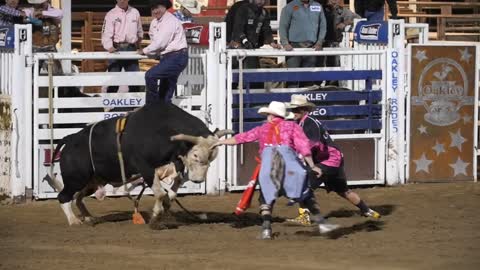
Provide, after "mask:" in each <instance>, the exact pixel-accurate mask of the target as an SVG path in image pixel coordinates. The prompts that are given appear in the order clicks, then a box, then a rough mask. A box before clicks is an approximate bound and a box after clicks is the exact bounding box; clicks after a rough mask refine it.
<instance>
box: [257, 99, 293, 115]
mask: <svg viewBox="0 0 480 270" xmlns="http://www.w3.org/2000/svg"><path fill="white" fill-rule="evenodd" d="M258 113H259V114H264V115H265V114H272V115H276V116H279V117H282V118H291V117H292V116H293V113H291V112H287V106H286V105H285V103H283V102H278V101H272V102H270V104H268V107H262V108H260V109H259V110H258Z"/></svg>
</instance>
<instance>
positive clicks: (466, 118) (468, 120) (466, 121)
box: [462, 114, 472, 125]
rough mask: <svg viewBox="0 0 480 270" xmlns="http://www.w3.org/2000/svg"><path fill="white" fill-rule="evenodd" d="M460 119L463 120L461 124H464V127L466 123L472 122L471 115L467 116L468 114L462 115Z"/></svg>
mask: <svg viewBox="0 0 480 270" xmlns="http://www.w3.org/2000/svg"><path fill="white" fill-rule="evenodd" d="M462 119H463V123H464V124H465V125H466V124H467V123H471V122H472V116H471V115H468V114H466V115H464V116H463V117H462Z"/></svg>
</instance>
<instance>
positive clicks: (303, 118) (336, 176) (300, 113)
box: [289, 95, 380, 224]
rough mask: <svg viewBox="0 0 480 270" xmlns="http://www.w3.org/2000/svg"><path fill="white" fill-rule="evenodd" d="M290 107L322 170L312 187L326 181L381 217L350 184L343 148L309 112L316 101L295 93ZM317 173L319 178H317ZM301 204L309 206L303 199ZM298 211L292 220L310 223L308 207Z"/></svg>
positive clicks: (362, 208) (331, 188) (367, 212)
mask: <svg viewBox="0 0 480 270" xmlns="http://www.w3.org/2000/svg"><path fill="white" fill-rule="evenodd" d="M289 108H290V109H291V110H292V112H293V114H294V119H295V121H296V122H297V123H298V124H299V125H300V126H301V127H302V128H303V131H304V132H305V134H306V136H307V137H308V139H309V141H310V151H311V152H312V159H313V162H314V163H315V166H317V167H319V168H320V169H321V173H320V174H318V175H317V176H314V178H315V179H313V181H312V180H311V181H310V187H311V188H313V189H315V188H317V187H318V186H320V184H321V183H322V182H323V183H324V184H325V187H326V189H327V192H330V191H335V192H336V193H337V194H338V195H339V196H340V197H342V198H344V199H346V200H348V201H349V202H350V203H351V204H353V205H355V206H356V207H358V209H360V211H361V212H362V215H363V216H366V217H372V218H375V219H378V218H380V214H379V213H378V212H376V211H375V210H372V209H371V208H369V207H368V206H367V204H366V203H365V202H364V201H363V200H362V199H360V196H358V194H357V193H355V192H353V191H352V190H350V189H349V188H348V186H347V178H346V176H345V170H344V168H343V154H342V152H341V151H340V150H339V149H338V148H337V147H336V146H335V145H334V144H333V141H332V139H331V138H330V135H329V134H328V132H327V131H326V130H325V128H324V127H323V125H322V124H321V123H320V121H318V120H316V119H315V118H312V117H311V116H309V115H308V114H309V113H310V112H311V111H312V110H313V109H314V108H315V104H313V103H311V102H308V101H307V98H306V96H303V95H292V96H291V101H290V104H289ZM317 177H319V178H318V179H317ZM312 196H313V195H312ZM306 201H308V200H306ZM300 206H301V207H306V205H305V204H302V203H301V204H300ZM309 210H310V209H309ZM299 213H300V216H298V217H297V218H295V219H294V220H293V221H296V222H298V223H301V224H308V223H309V219H308V217H307V216H306V215H307V213H308V211H305V210H299ZM306 219H307V220H306ZM290 221H292V220H290Z"/></svg>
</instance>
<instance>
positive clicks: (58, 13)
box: [23, 5, 63, 20]
mask: <svg viewBox="0 0 480 270" xmlns="http://www.w3.org/2000/svg"><path fill="white" fill-rule="evenodd" d="M34 11H35V9H34V8H33V7H28V8H24V9H23V12H25V15H26V16H27V17H33V13H34ZM42 15H43V16H45V17H48V18H52V19H55V20H61V19H62V18H63V11H62V10H61V9H58V8H54V7H52V6H51V5H48V8H47V10H44V11H42Z"/></svg>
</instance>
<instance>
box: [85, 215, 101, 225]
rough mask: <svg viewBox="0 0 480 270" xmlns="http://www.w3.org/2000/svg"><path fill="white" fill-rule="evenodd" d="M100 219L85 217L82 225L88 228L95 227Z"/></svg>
mask: <svg viewBox="0 0 480 270" xmlns="http://www.w3.org/2000/svg"><path fill="white" fill-rule="evenodd" d="M100 221H101V219H100V218H97V217H85V219H84V220H83V223H84V224H86V225H90V226H95V225H97V224H98V223H100Z"/></svg>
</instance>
